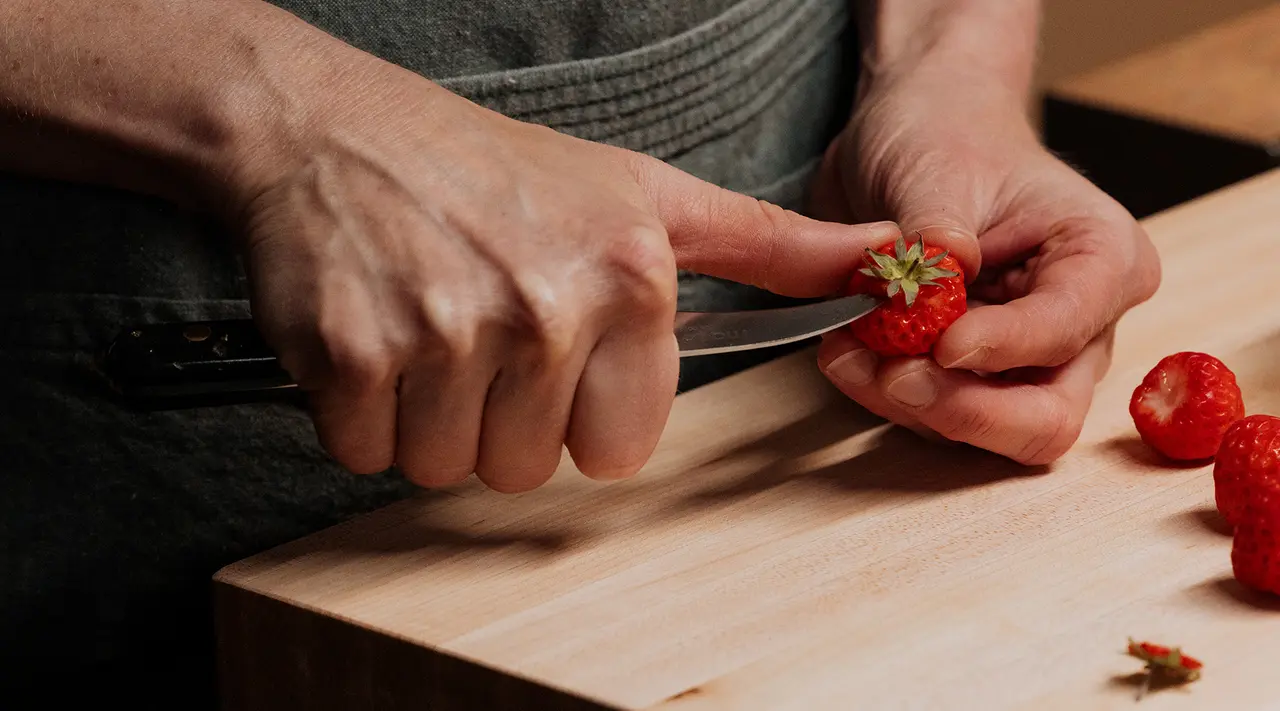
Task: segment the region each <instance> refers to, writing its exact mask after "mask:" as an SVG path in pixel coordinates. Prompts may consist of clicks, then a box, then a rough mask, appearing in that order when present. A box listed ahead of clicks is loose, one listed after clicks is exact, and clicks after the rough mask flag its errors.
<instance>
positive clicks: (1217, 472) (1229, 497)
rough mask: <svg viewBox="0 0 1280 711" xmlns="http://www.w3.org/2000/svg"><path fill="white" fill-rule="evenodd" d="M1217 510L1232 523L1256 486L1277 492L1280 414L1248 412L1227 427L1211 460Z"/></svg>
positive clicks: (1238, 519) (1255, 491)
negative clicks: (1216, 454)
mask: <svg viewBox="0 0 1280 711" xmlns="http://www.w3.org/2000/svg"><path fill="white" fill-rule="evenodd" d="M1213 489H1214V491H1213V493H1214V499H1215V500H1216V501H1217V504H1218V513H1221V514H1222V517H1223V518H1224V519H1226V520H1227V523H1229V524H1231V525H1232V526H1234V525H1236V524H1237V523H1239V521H1240V511H1241V509H1243V508H1244V506H1245V505H1246V504H1247V502H1248V501H1249V500H1250V499H1254V498H1256V497H1257V496H1258V492H1259V491H1260V490H1265V491H1268V492H1280V417H1273V416H1271V415H1250V416H1248V417H1245V418H1243V419H1241V420H1238V421H1237V422H1236V423H1235V424H1233V425H1231V426H1230V427H1229V428H1227V431H1226V434H1224V435H1223V436H1222V446H1221V447H1219V448H1218V456H1217V457H1216V458H1215V460H1214V463H1213Z"/></svg>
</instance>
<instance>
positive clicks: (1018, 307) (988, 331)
mask: <svg viewBox="0 0 1280 711" xmlns="http://www.w3.org/2000/svg"><path fill="white" fill-rule="evenodd" d="M1135 244H1138V245H1139V248H1140V247H1141V245H1140V243H1138V242H1137V241H1135V240H1131V239H1124V238H1121V237H1120V236H1098V235H1097V234H1096V233H1086V232H1077V233H1075V234H1074V235H1065V236H1064V237H1063V238H1062V239H1061V240H1060V241H1059V242H1057V244H1056V246H1055V248H1054V249H1053V250H1052V251H1051V252H1048V253H1045V254H1043V255H1042V256H1041V257H1039V259H1038V263H1037V264H1036V265H1035V269H1034V274H1032V275H1030V278H1029V281H1028V283H1027V285H1026V289H1027V293H1026V294H1025V295H1023V296H1021V297H1019V298H1016V299H1013V300H1012V301H1009V302H1007V303H1004V304H999V305H993V306H986V307H983V308H977V309H973V310H971V311H969V312H968V313H966V314H965V315H964V316H962V317H960V319H959V320H957V321H956V322H955V323H954V324H952V325H951V327H950V328H949V329H947V331H946V332H945V333H943V335H942V337H941V338H940V339H939V341H938V344H937V346H936V347H935V349H934V356H935V358H936V360H937V361H938V363H939V364H941V365H942V366H944V367H947V368H956V369H968V370H979V371H987V372H999V371H1003V370H1008V369H1010V368H1019V367H1029V366H1030V367H1052V366H1056V365H1060V364H1062V363H1065V362H1067V361H1068V360H1071V359H1072V358H1074V357H1075V356H1076V354H1078V353H1079V352H1080V351H1081V350H1082V349H1083V348H1084V347H1085V345H1086V344H1088V343H1089V342H1090V341H1092V340H1093V339H1094V338H1096V337H1097V336H1098V334H1100V333H1101V332H1102V331H1103V330H1104V329H1106V328H1107V327H1108V326H1109V325H1110V324H1112V323H1113V322H1114V321H1116V320H1117V319H1118V318H1119V317H1120V316H1121V314H1123V313H1124V312H1125V310H1126V309H1128V308H1130V307H1132V306H1133V305H1134V304H1135V303H1137V302H1138V301H1140V300H1142V299H1145V298H1147V297H1148V296H1149V295H1150V293H1151V292H1152V291H1153V289H1154V287H1153V286H1152V284H1154V283H1155V282H1156V281H1158V275H1156V274H1153V273H1152V271H1151V269H1150V268H1148V267H1144V266H1140V265H1142V264H1144V263H1146V262H1155V263H1156V264H1158V261H1156V260H1157V258H1156V257H1155V256H1154V255H1152V256H1149V257H1137V256H1136V255H1135V254H1133V252H1134V251H1135V250H1134V249H1133V245H1135Z"/></svg>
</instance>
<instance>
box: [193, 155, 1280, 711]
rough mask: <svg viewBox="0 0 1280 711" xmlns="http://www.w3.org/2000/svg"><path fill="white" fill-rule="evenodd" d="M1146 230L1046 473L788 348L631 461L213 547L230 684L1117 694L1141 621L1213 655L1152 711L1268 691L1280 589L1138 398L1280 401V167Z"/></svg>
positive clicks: (445, 698)
mask: <svg viewBox="0 0 1280 711" xmlns="http://www.w3.org/2000/svg"><path fill="white" fill-rule="evenodd" d="M1145 225H1146V227H1147V228H1148V230H1149V231H1150V233H1151V234H1152V235H1153V237H1154V239H1155V240H1156V243H1157V245H1158V247H1159V249H1160V251H1161V253H1162V256H1163V259H1164V269H1165V281H1164V285H1163V287H1162V289H1161V291H1160V292H1159V294H1158V295H1157V296H1156V298H1155V299H1153V300H1152V301H1150V302H1148V303H1147V304H1144V305H1143V306H1140V307H1139V308H1137V309H1136V310H1134V311H1133V312H1131V313H1130V315H1129V316H1128V317H1127V318H1126V319H1124V321H1123V322H1122V325H1121V327H1120V329H1119V333H1118V337H1117V343H1116V348H1115V360H1114V364H1113V366H1112V369H1111V371H1110V373H1109V375H1108V377H1107V379H1106V380H1105V381H1104V382H1103V383H1102V385H1101V386H1100V387H1099V389H1098V391H1097V396H1096V400H1095V403H1094V406H1093V409H1092V411H1091V415H1090V417H1089V419H1088V421H1087V424H1086V426H1085V430H1084V433H1083V435H1082V437H1081V439H1080V441H1079V444H1078V445H1077V446H1076V447H1075V448H1074V450H1073V451H1072V452H1070V453H1069V454H1068V455H1067V456H1066V457H1065V458H1063V459H1062V460H1060V461H1059V462H1057V463H1056V464H1055V465H1054V466H1052V467H1047V468H1042V469H1028V468H1022V467H1018V466H1016V465H1014V464H1012V463H1010V462H1008V461H1007V460H1003V459H1001V458H998V457H996V456H994V455H989V454H986V453H983V452H979V451H975V450H972V449H969V448H963V447H953V446H947V445H942V444H937V445H935V444H926V443H924V442H923V441H921V440H919V439H918V438H916V437H915V436H914V435H910V434H908V433H904V432H902V431H899V430H897V429H893V428H889V427H887V426H886V425H884V424H883V423H882V422H880V421H879V420H877V419H876V418H874V417H871V416H869V415H867V414H866V413H865V412H864V411H862V410H860V409H859V408H857V407H856V406H855V405H853V404H851V403H849V402H848V401H847V400H846V399H844V398H843V397H841V396H840V395H839V394H838V393H836V392H835V391H834V390H833V389H832V388H831V387H829V386H828V385H827V383H826V382H825V381H824V380H823V379H822V378H821V376H820V375H819V374H818V373H817V372H816V370H815V368H814V365H813V354H812V353H811V352H805V353H801V354H797V355H793V356H788V357H786V358H784V359H782V360H780V361H777V362H774V363H771V364H768V365H764V366H760V367H757V368H755V369H752V370H750V371H747V372H744V373H741V374H739V375H736V376H733V377H731V378H730V379H728V380H725V381H721V382H718V383H716V384H713V385H710V386H707V387H705V388H702V389H699V390H695V391H693V392H690V393H688V394H686V395H683V396H681V397H680V398H679V400H678V402H677V406H676V408H675V411H674V413H673V414H672V418H671V421H670V425H669V427H668V429H667V431H666V435H665V438H664V439H663V441H662V444H661V446H660V448H659V451H658V453H657V454H656V456H655V457H654V459H653V461H652V462H651V463H650V465H649V466H648V467H647V469H646V470H645V471H644V472H643V473H642V474H641V475H640V476H639V477H637V478H636V479H634V480H632V481H629V482H626V483H622V484H613V485H599V484H595V483H592V482H590V481H588V480H586V479H585V478H584V477H581V476H580V475H578V474H577V472H575V471H574V470H573V468H572V466H570V465H568V464H566V466H565V467H563V468H562V471H561V472H559V473H558V474H557V476H556V477H555V478H554V479H553V481H552V482H551V484H549V485H548V486H547V487H545V488H543V489H540V490H538V491H535V492H532V493H529V494H525V495H519V496H514V497H510V496H502V495H498V494H493V493H490V492H487V491H485V490H483V489H482V488H481V487H479V486H478V485H476V486H464V487H461V488H459V489H458V490H456V491H452V492H448V493H434V494H429V495H424V496H423V497H422V498H421V499H419V500H415V501H410V502H405V503H403V504H401V505H397V506H393V507H391V508H389V509H386V510H383V511H380V512H376V513H374V514H372V515H369V516H365V517H363V518H360V519H356V520H354V521H352V522H350V523H349V524H347V525H344V526H340V527H337V528H334V529H330V530H327V531H324V532H321V533H319V534H317V535H315V536H312V537H309V538H306V539H303V540H301V541H297V542H294V543H292V544H290V545H287V546H284V547H282V548H280V549H277V550H274V551H271V552H268V553H266V554H263V555H260V556H257V557H254V558H251V559H248V560H245V561H242V562H240V563H238V564H236V565H233V566H231V567H229V568H227V569H225V570H224V571H222V572H221V573H220V574H219V575H218V576H217V585H218V590H219V596H220V598H219V625H220V634H221V636H222V642H223V646H222V650H221V661H222V664H223V680H224V685H225V688H226V690H227V700H228V706H229V707H230V708H234V709H259V708H274V709H291V708H308V709H327V708H345V709H366V708H368V709H373V708H377V709H398V708H409V707H411V706H412V707H414V708H429V709H433V710H434V709H453V708H458V709H463V708H477V709H504V710H505V709H524V708H530V709H551V708H597V709H661V711H694V710H703V709H742V710H744V711H757V710H760V711H763V710H765V709H768V710H770V711H788V710H791V709H795V710H801V709H803V710H805V711H815V710H821V709H842V710H843V709H852V708H858V709H861V708H867V709H899V708H921V709H924V708H928V709H933V708H947V709H1032V708H1034V709H1038V710H1044V709H1082V708H1087V709H1122V708H1123V709H1129V708H1132V707H1133V703H1134V700H1133V699H1134V692H1135V688H1136V687H1135V686H1134V685H1133V684H1134V682H1133V679H1132V678H1131V675H1132V674H1134V673H1135V672H1137V671H1138V670H1139V668H1140V664H1139V663H1138V662H1137V661H1136V660H1133V659H1129V658H1127V657H1125V656H1123V654H1122V650H1123V648H1124V643H1125V640H1126V638H1127V637H1128V636H1129V635H1133V636H1135V637H1140V638H1148V639H1151V640H1152V641H1156V642H1161V643H1167V644H1180V645H1183V646H1184V648H1185V649H1186V650H1187V652H1188V653H1190V654H1194V655H1196V656H1199V657H1200V658H1201V659H1202V660H1204V661H1205V663H1206V668H1205V674H1204V677H1203V679H1201V680H1200V681H1199V682H1196V683H1195V684H1194V685H1192V686H1190V687H1188V688H1181V689H1169V690H1163V691H1161V692H1159V693H1158V695H1157V697H1158V700H1155V699H1149V700H1148V702H1146V703H1147V704H1148V706H1145V707H1150V708H1161V709H1187V708H1197V709H1203V708H1231V709H1233V710H1239V709H1263V708H1271V707H1274V705H1275V699H1277V698H1280V675H1276V674H1274V673H1273V672H1274V669H1273V666H1274V659H1275V655H1276V654H1277V653H1280V602H1278V601H1277V599H1275V598H1272V597H1268V596H1263V595H1258V594H1253V593H1250V592H1248V591H1246V590H1245V589H1243V588H1241V587H1240V586H1239V585H1237V584H1236V583H1235V582H1234V581H1233V580H1232V578H1231V569H1230V561H1229V551H1230V545H1231V541H1230V537H1229V535H1227V534H1226V533H1225V532H1224V531H1223V529H1222V523H1221V522H1220V520H1219V518H1218V516H1217V514H1216V513H1215V511H1214V509H1213V489H1212V480H1211V476H1210V469H1209V468H1208V467H1207V466H1195V467H1172V466H1167V465H1163V464H1161V463H1159V462H1158V461H1157V460H1156V459H1154V458H1153V457H1152V456H1151V455H1150V454H1149V453H1148V452H1147V450H1146V449H1145V448H1144V447H1143V446H1141V444H1140V443H1139V442H1137V441H1136V438H1135V433H1134V431H1133V428H1132V424H1131V422H1130V420H1129V416H1128V413H1127V403H1128V397H1129V394H1130V393H1131V391H1132V389H1133V387H1134V385H1135V384H1136V383H1137V382H1138V381H1139V380H1140V379H1141V377H1142V376H1143V374H1145V373H1146V371H1147V370H1148V369H1149V368H1150V367H1151V366H1152V365H1153V364H1154V363H1155V362H1156V361H1157V360H1158V359H1159V358H1161V357H1163V356H1164V355H1167V354H1168V353H1172V352H1174V351H1177V350H1183V349H1195V350H1202V351H1207V352H1210V353H1213V354H1215V355H1218V356H1219V357H1221V358H1223V359H1224V360H1225V361H1226V362H1227V363H1228V365H1230V366H1231V367H1232V368H1234V369H1235V370H1236V372H1237V374H1238V376H1239V378H1240V380H1241V382H1242V384H1243V386H1244V388H1245V390H1246V402H1247V405H1248V407H1249V410H1250V411H1251V412H1257V411H1266V410H1271V411H1276V412H1280V368H1278V367H1277V363H1278V362H1280V309H1277V308H1275V306H1274V303H1275V299H1276V297H1277V295H1278V292H1277V288H1276V286H1275V284H1276V282H1275V276H1274V270H1275V267H1274V265H1275V264H1276V263H1277V262H1280V171H1275V172H1271V173H1269V174H1266V175H1264V176H1261V177H1259V178H1257V179H1254V180H1250V181H1248V182H1246V183H1243V184H1240V185H1238V186H1236V187H1233V188H1230V189H1228V190H1226V191H1224V192H1222V193H1219V194H1215V195H1212V196H1209V197H1207V198H1205V199H1202V200H1198V201H1196V202H1194V203H1192V204H1188V205H1186V206H1182V207H1179V208H1177V209H1174V210H1172V211H1168V212H1165V213H1162V214H1160V215H1158V216H1155V217H1153V218H1151V219H1148V220H1146V221H1145ZM1228 251H1230V252H1231V253H1234V254H1236V255H1240V256H1241V258H1238V259H1231V260H1226V261H1224V259H1223V255H1224V254H1226V253H1227V252H1228ZM1223 267H1230V269H1232V270H1234V271H1233V273H1232V274H1230V275H1229V276H1224V275H1223V274H1222V272H1221V270H1222V268H1223Z"/></svg>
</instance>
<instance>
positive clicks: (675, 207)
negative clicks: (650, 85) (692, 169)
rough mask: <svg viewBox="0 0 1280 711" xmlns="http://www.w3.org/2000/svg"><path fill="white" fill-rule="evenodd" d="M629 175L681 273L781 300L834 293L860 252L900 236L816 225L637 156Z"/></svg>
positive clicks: (884, 225) (891, 228) (869, 228)
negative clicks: (647, 201)
mask: <svg viewBox="0 0 1280 711" xmlns="http://www.w3.org/2000/svg"><path fill="white" fill-rule="evenodd" d="M638 163H639V168H638V170H637V171H636V173H637V178H638V180H639V181H640V184H641V185H642V186H643V187H644V189H645V191H646V192H647V193H648V195H649V198H650V199H651V200H652V201H653V203H654V205H655V206H656V207H657V210H658V217H659V219H661V220H662V223H663V225H664V226H665V227H666V230H667V235H668V237H669V238H670V240H671V248H672V251H673V252H674V253H675V257H676V264H677V265H678V266H679V267H680V268H681V269H685V270H688V271H692V272H697V273H699V274H705V275H707V276H713V277H719V278H721V279H728V280H730V281H735V282H738V283H741V284H749V285H751V286H755V287H759V288H761V289H765V290H768V291H771V292H773V293H775V294H779V295H782V296H790V297H795V298H809V297H819V296H827V295H830V294H832V293H835V292H837V291H839V290H840V289H841V288H843V287H844V285H845V284H846V283H847V282H848V280H849V278H850V276H852V273H853V270H854V268H855V267H856V265H857V264H858V263H859V260H861V259H862V255H863V253H864V250H866V249H867V248H873V249H874V248H877V247H880V246H881V245H883V244H885V243H888V242H892V241H893V240H895V239H897V238H898V236H899V235H901V234H902V233H901V231H900V230H899V229H898V226H897V225H896V224H894V223H892V222H876V223H870V224H863V225H844V224H838V223H833V222H821V221H818V220H814V219H810V218H808V217H804V216H803V215H800V214H799V213H796V212H793V211H791V210H785V209H783V208H781V207H779V206H777V205H773V204H771V203H768V202H764V201H762V200H758V199H756V198H753V197H750V196H747V195H743V194H741V193H736V192H733V191H731V190H725V189H724V188H720V187H718V186H716V185H713V184H711V183H708V182H706V181H703V180H700V179H698V178H695V177H693V176H692V175H689V174H688V173H685V172H684V171H681V170H679V169H676V168H673V167H671V166H669V165H667V164H666V163H663V162H661V161H659V160H656V159H649V158H648V157H647V156H643V157H642V160H640V161H639V162H638Z"/></svg>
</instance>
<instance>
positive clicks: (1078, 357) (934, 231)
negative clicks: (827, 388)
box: [812, 72, 1160, 465]
mask: <svg viewBox="0 0 1280 711" xmlns="http://www.w3.org/2000/svg"><path fill="white" fill-rule="evenodd" d="M859 105H860V107H861V108H860V109H859V110H858V112H857V113H856V115H855V116H854V117H853V119H852V120H851V122H850V124H849V125H848V127H847V128H846V130H845V131H844V132H843V133H842V134H841V135H840V136H839V137H838V138H837V139H836V141H835V142H834V143H833V144H832V146H831V148H830V150H829V151H828V153H827V156H826V160H825V162H824V165H823V168H822V170H821V171H820V172H819V175H818V176H817V180H816V183H815V185H814V186H813V192H812V199H813V206H812V210H813V213H814V216H815V217H818V218H819V219H825V220H834V221H841V222H861V221H867V220H872V219H887V220H895V221H897V222H898V223H899V224H900V225H901V227H902V232H903V234H904V235H911V234H912V233H913V232H915V231H918V230H922V235H923V237H924V239H925V241H926V243H936V244H939V246H942V247H945V248H948V249H950V250H951V251H952V252H953V253H954V254H955V255H956V256H957V258H958V259H959V260H960V262H961V264H962V265H963V267H964V269H965V274H966V278H968V279H970V280H971V283H970V284H969V295H970V298H971V304H970V310H969V312H968V313H966V314H965V315H963V316H962V317H961V318H960V319H959V320H957V321H956V322H955V323H954V324H953V325H952V326H951V327H950V328H949V329H948V330H947V331H946V332H945V333H944V335H943V336H942V338H941V339H940V340H939V342H938V344H937V346H936V347H935V350H934V353H933V356H934V357H933V358H932V359H930V358H927V357H921V358H893V359H881V358H879V357H877V356H876V354H874V353H871V352H870V351H868V350H866V349H865V347H863V346H862V345H861V344H860V343H858V342H857V340H856V339H855V338H854V337H853V336H852V335H851V334H850V333H849V331H848V329H840V330H839V331H836V332H833V333H831V334H829V335H828V336H827V337H826V338H825V339H824V342H823V344H822V346H821V348H820V349H819V353H818V361H819V366H820V367H821V368H822V370H823V372H824V373H825V374H826V375H827V377H828V378H829V379H830V380H831V381H832V382H833V383H834V384H835V385H836V386H837V387H839V388H840V389H841V390H842V391H843V392H844V393H846V394H847V395H849V396H850V397H851V398H852V399H854V400H855V401H857V402H858V403H859V404H861V405H862V406H863V407H866V408H867V409H869V410H871V411H872V412H874V413H876V414H877V415H880V416H881V417H884V418H886V419H888V420H890V421H892V422H895V423H897V424H899V425H902V426H905V427H909V428H911V429H913V430H915V431H917V432H920V433H921V434H925V435H926V436H934V437H936V436H939V435H940V436H941V437H942V438H945V439H946V440H952V441H956V442H964V443H968V444H971V445H974V446H977V447H980V448H983V449H987V450H990V451H993V452H996V453H998V454H1001V455H1004V456H1007V457H1009V458H1011V459H1013V460H1016V461H1018V462H1020V463H1023V464H1029V465H1032V464H1046V463H1049V462H1052V461H1053V460H1055V459H1057V458H1058V457H1060V456H1062V455H1063V454H1064V453H1065V452H1066V451H1067V450H1068V449H1070V447H1071V446H1072V445H1073V444H1074V443H1075V442H1076V440H1077V439H1078V437H1079V435H1080V431H1081V428H1082V426H1083V421H1084V418H1085V415H1086V413H1087V412H1088V409H1089V407H1090V405H1091V403H1092V398H1093V392H1094V388H1095V386H1096V384H1097V382H1098V380H1099V379H1100V378H1101V377H1102V376H1103V374H1104V373H1105V372H1106V370H1107V368H1108V367H1109V365H1110V358H1111V346H1112V340H1113V332H1114V325H1115V323H1116V321H1117V320H1118V319H1119V318H1120V317H1121V316H1122V315H1123V314H1124V313H1125V312H1126V311H1127V310H1129V309H1131V308H1132V307H1134V306H1135V305H1137V304H1139V303H1141V302H1143V301H1145V300H1147V299H1148V298H1150V297H1151V296H1152V295H1153V294H1154V292H1155V290H1156V288H1157V286H1158V284H1159V282H1160V263H1159V257H1158V255H1157V253H1156V251H1155V249H1154V247H1153V245H1152V244H1151V242H1150V241H1149V239H1148V238H1147V236H1146V234H1145V233H1144V231H1143V230H1142V228H1141V227H1140V226H1139V225H1138V223H1137V222H1136V221H1135V220H1134V218H1133V217H1132V216H1131V215H1130V214H1129V213H1128V212H1127V211H1126V210H1125V209H1124V208H1123V207H1122V206H1121V205H1119V204H1118V203H1116V202H1115V201H1114V200H1112V199H1111V198H1110V197H1108V196H1107V195H1106V194H1104V193H1103V192H1102V191H1101V190H1099V189H1098V188H1096V187H1095V186H1094V185H1092V184H1091V183H1089V182H1088V181H1087V180H1086V179H1084V178H1083V177H1081V176H1080V175H1079V174H1078V173H1076V172H1075V171H1074V170H1072V169H1071V168H1070V167H1069V166H1067V165H1066V164H1064V163H1063V162H1061V161H1059V160H1058V159H1057V158H1055V157H1054V156H1053V155H1051V154H1050V153H1049V152H1048V151H1047V150H1045V149H1044V147H1042V146H1041V145H1040V143H1039V141H1038V139H1037V137H1036V135H1035V132H1034V130H1033V129H1032V127H1031V126H1030V124H1029V122H1028V120H1027V118H1026V116H1025V113H1024V111H1023V107H1022V106H1021V105H1020V104H1019V102H1018V101H1016V100H1015V99H1014V98H1013V97H1008V96H1002V95H1000V94H999V92H998V91H997V90H995V89H992V88H986V87H984V86H983V85H982V83H981V82H980V81H974V82H970V83H966V82H963V81H957V80H956V79H955V78H954V77H941V76H930V75H929V74H927V73H925V72H920V73H916V74H913V75H910V76H905V77H903V78H900V79H897V80H895V81H892V82H889V83H887V84H880V85H878V86H873V87H871V88H869V89H868V90H866V91H865V93H864V95H863V96H862V98H861V100H860V104H859Z"/></svg>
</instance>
